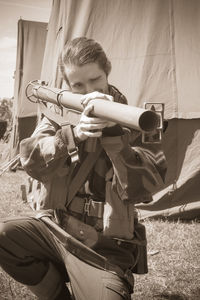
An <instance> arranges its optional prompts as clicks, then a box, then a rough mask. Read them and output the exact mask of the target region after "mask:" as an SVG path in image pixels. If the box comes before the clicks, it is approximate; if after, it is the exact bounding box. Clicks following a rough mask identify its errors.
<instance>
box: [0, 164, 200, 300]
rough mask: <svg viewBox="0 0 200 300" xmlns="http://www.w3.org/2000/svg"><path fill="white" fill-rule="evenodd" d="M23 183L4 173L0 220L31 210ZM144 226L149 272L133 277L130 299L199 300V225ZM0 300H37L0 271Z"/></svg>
mask: <svg viewBox="0 0 200 300" xmlns="http://www.w3.org/2000/svg"><path fill="white" fill-rule="evenodd" d="M26 180H27V175H26V174H25V173H24V171H22V170H17V171H16V172H6V173H4V174H3V175H2V176H1V177H0V218H2V217H5V216H13V215H20V214H23V212H25V211H29V210H30V208H29V206H28V205H27V203H26V202H25V201H23V200H22V197H21V185H23V184H25V183H26ZM144 224H145V225H146V229H147V237H148V265H149V273H148V274H147V275H136V276H135V282H136V284H135V293H134V295H133V297H132V299H134V300H153V299H155V300H159V299H163V300H164V299H170V300H186V299H187V300H198V299H200V223H199V222H198V221H192V222H187V223H186V222H181V221H173V222H169V221H167V220H166V221H161V220H160V221H158V220H157V221H150V220H147V221H145V222H144ZM3 299H4V300H23V299H24V300H25V299H26V300H33V299H36V298H35V297H34V296H33V295H32V294H31V293H30V292H29V291H28V290H27V289H26V287H24V286H22V285H21V284H19V283H17V282H15V281H14V280H13V279H11V278H10V277H9V276H8V275H7V274H6V273H5V272H4V271H3V270H2V269H0V300H3ZM94 300H95V299H94Z"/></svg>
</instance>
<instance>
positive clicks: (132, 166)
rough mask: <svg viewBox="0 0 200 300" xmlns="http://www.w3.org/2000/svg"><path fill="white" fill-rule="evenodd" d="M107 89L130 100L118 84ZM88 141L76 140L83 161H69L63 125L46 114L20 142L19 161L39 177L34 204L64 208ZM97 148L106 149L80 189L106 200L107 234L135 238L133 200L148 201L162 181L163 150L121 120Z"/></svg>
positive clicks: (117, 97)
mask: <svg viewBox="0 0 200 300" xmlns="http://www.w3.org/2000/svg"><path fill="white" fill-rule="evenodd" d="M109 94H110V95H112V96H113V97H114V101H116V102H121V103H126V99H125V97H124V96H123V95H122V94H121V93H120V92H119V91H118V90H117V89H116V88H115V87H113V86H109ZM86 145H87V142H85V141H84V142H81V143H77V147H78V151H79V156H80V163H76V164H74V163H71V158H70V155H69V153H68V148H67V143H66V140H65V141H64V139H63V129H62V128H60V127H59V126H58V125H57V124H56V123H54V122H52V121H50V120H49V119H47V118H46V117H43V119H42V121H41V122H40V123H39V125H38V126H37V127H36V129H35V131H34V133H33V135H32V136H31V137H29V138H27V139H25V140H23V141H22V142H21V145H20V155H21V163H22V165H23V167H24V169H25V170H26V171H27V173H28V174H29V175H30V176H31V177H32V178H34V179H36V180H38V182H39V187H40V189H39V193H38V197H37V199H34V202H35V208H36V209H49V208H53V209H55V208H61V209H66V206H65V205H66V199H67V194H68V189H69V186H70V181H71V178H72V177H73V172H77V170H78V168H79V166H80V165H81V164H82V162H83V160H84V158H85V157H86V155H87V151H86ZM97 147H102V152H101V154H100V155H99V157H98V159H97V161H96V163H95V165H94V167H93V168H92V170H91V171H90V174H89V176H88V178H87V181H86V183H85V184H84V185H83V186H82V187H81V188H80V190H79V194H81V195H84V194H87V195H88V194H90V195H91V196H92V199H94V200H95V201H100V202H104V203H105V205H104V216H103V232H104V234H105V235H107V236H113V237H119V238H125V239H131V238H132V237H133V220H134V205H135V204H136V203H139V202H145V201H150V200H151V199H152V193H154V192H155V191H156V190H157V189H158V188H159V187H160V186H161V185H162V184H163V180H164V177H165V172H166V160H165V156H164V153H163V151H162V149H161V145H158V144H151V145H148V147H147V146H146V145H143V144H142V143H141V134H140V132H139V131H136V130H129V129H126V128H122V127H121V126H119V125H116V126H114V127H112V128H106V129H104V130H103V135H102V137H101V138H99V139H98V143H97ZM119 224H120V225H119Z"/></svg>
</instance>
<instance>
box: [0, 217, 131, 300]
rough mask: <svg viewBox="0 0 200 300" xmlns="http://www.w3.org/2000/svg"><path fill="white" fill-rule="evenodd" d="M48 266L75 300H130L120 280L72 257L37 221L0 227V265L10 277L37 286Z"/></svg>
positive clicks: (25, 219) (8, 222)
mask: <svg viewBox="0 0 200 300" xmlns="http://www.w3.org/2000/svg"><path fill="white" fill-rule="evenodd" d="M49 263H51V264H54V266H55V267H56V268H57V270H58V271H59V272H60V274H61V278H63V281H64V282H70V285H71V290H72V294H73V297H74V299H76V300H94V299H97V300H122V299H129V300H130V299H131V293H132V289H131V287H130V286H129V285H128V284H127V282H126V281H125V280H123V278H120V277H119V276H118V275H117V274H115V273H112V272H108V271H106V270H102V269H99V268H96V267H94V266H91V265H90V264H88V263H85V262H84V261H82V260H81V259H79V258H77V257H76V256H74V255H73V254H72V253H70V252H69V251H67V250H66V249H65V247H64V245H63V244H62V243H60V242H59V240H57V239H56V238H55V236H54V235H53V234H52V233H51V231H50V230H49V229H48V227H47V226H46V225H45V224H44V223H43V222H41V221H40V220H37V219H34V218H29V217H22V218H17V219H15V218H13V219H11V220H5V221H3V222H1V223H0V265H1V267H2V268H3V269H4V270H5V271H6V272H7V273H8V274H9V275H10V276H11V277H13V278H14V279H15V280H16V281H18V282H21V283H22V284H25V285H29V286H30V285H33V286H34V285H37V284H38V283H39V282H41V281H42V279H43V278H44V276H45V274H46V273H47V271H48V266H49ZM50 284H51V283H50ZM51 300H52V299H51Z"/></svg>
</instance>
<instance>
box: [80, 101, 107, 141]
mask: <svg viewBox="0 0 200 300" xmlns="http://www.w3.org/2000/svg"><path fill="white" fill-rule="evenodd" d="M92 110H93V105H92V104H88V105H87V106H86V107H85V109H84V111H83V112H82V114H81V118H80V121H79V123H78V124H77V125H76V127H75V128H74V133H75V137H76V138H78V140H80V141H84V140H86V139H87V138H88V137H91V138H98V137H100V136H101V135H102V129H103V128H105V127H107V123H108V122H107V121H106V120H102V119H100V118H96V117H90V116H89V115H90V113H91V112H92Z"/></svg>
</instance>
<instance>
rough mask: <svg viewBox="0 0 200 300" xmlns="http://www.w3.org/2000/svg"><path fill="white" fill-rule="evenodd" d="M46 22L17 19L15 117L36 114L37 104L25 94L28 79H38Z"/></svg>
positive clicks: (44, 41)
mask: <svg viewBox="0 0 200 300" xmlns="http://www.w3.org/2000/svg"><path fill="white" fill-rule="evenodd" d="M46 35H47V23H43V22H33V21H26V20H19V21H18V38H17V60H16V70H15V87H14V112H15V116H16V117H17V118H25V117H32V116H35V115H37V106H36V105H35V104H34V103H31V102H30V101H29V100H28V99H27V98H26V95H25V89H26V86H27V84H28V83H29V81H31V80H35V79H39V78H40V73H41V68H42V61H43V55H44V49H45V43H46Z"/></svg>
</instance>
